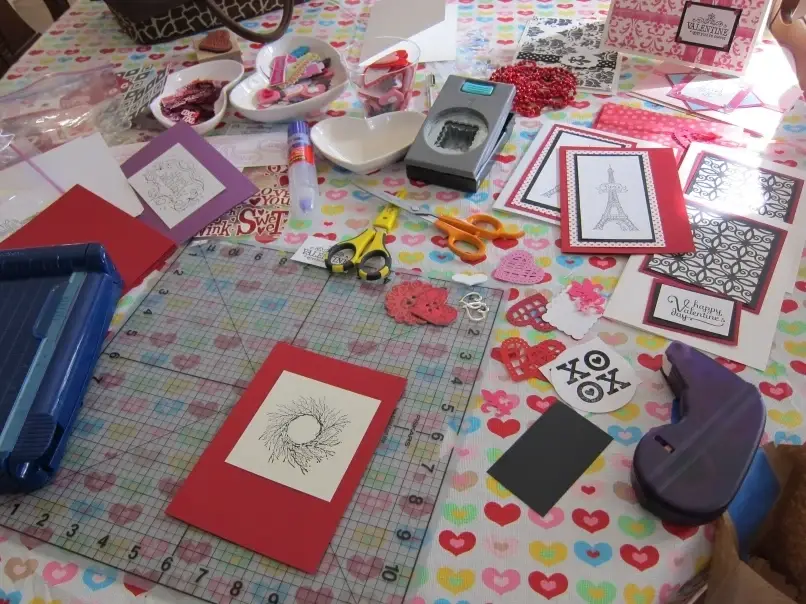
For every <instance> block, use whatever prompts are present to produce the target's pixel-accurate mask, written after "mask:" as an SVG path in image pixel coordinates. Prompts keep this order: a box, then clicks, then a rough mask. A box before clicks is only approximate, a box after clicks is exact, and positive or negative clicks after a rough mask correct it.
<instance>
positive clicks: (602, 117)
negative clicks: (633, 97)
mask: <svg viewBox="0 0 806 604" xmlns="http://www.w3.org/2000/svg"><path fill="white" fill-rule="evenodd" d="M593 125H594V127H595V128H596V129H597V130H604V131H605V132H612V133H613V134H621V135H624V136H630V137H632V138H639V139H641V140H647V141H652V142H653V143H659V144H661V145H663V146H664V147H670V148H671V149H673V150H674V153H675V157H676V158H677V160H678V162H679V161H680V160H681V159H682V157H683V155H684V154H685V152H686V150H687V149H688V146H689V145H690V144H691V143H692V142H707V143H711V144H714V145H722V146H724V147H746V146H747V145H748V143H750V142H751V140H752V137H751V136H750V135H749V134H746V133H745V132H744V131H743V130H742V129H741V128H736V127H733V126H728V125H726V124H721V123H719V122H713V121H707V120H697V119H694V118H689V117H681V116H676V115H667V114H662V113H657V112H656V111H647V110H646V109H635V108H633V107H627V106H625V105H617V104H615V103H605V104H604V105H603V106H602V109H601V110H600V111H599V114H598V115H597V116H596V121H595V122H594V124H593Z"/></svg>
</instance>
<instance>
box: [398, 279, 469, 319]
mask: <svg viewBox="0 0 806 604" xmlns="http://www.w3.org/2000/svg"><path fill="white" fill-rule="evenodd" d="M447 301H448V290H446V289H442V288H440V287H433V288H431V289H429V290H428V291H426V292H425V293H423V294H421V295H419V296H417V301H416V302H415V303H414V306H412V307H411V309H410V310H411V314H413V315H414V316H415V317H417V318H419V319H423V320H424V321H428V322H429V323H431V324H432V325H450V324H451V323H453V322H454V321H455V320H456V317H457V316H458V315H459V311H457V310H456V309H455V308H454V307H453V306H449V305H448V304H447Z"/></svg>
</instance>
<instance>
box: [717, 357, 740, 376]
mask: <svg viewBox="0 0 806 604" xmlns="http://www.w3.org/2000/svg"><path fill="white" fill-rule="evenodd" d="M716 362H717V363H719V364H720V365H722V366H723V367H724V368H725V369H728V370H729V371H732V372H733V373H739V372H740V371H744V368H745V366H744V365H742V364H741V363H737V362H736V361H731V360H730V359H725V358H723V357H716Z"/></svg>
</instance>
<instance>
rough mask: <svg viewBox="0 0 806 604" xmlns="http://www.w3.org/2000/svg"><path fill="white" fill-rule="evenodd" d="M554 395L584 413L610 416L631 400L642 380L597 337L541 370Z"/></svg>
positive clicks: (559, 357)
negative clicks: (546, 377)
mask: <svg viewBox="0 0 806 604" xmlns="http://www.w3.org/2000/svg"><path fill="white" fill-rule="evenodd" d="M540 369H541V371H542V372H543V374H544V375H546V376H548V378H549V381H550V382H551V384H552V386H554V389H555V390H556V391H557V395H558V396H559V397H560V398H561V399H562V400H563V401H565V402H566V403H568V404H569V405H571V406H572V407H574V408H575V409H579V410H580V411H584V412H586V413H610V412H611V411H615V410H616V409H620V408H621V407H623V406H624V405H626V404H627V403H629V402H630V400H632V397H633V396H635V391H636V388H637V387H638V384H640V383H641V379H640V378H639V377H638V375H637V374H636V373H635V370H633V368H632V367H631V366H630V364H629V363H628V362H627V360H626V359H625V358H624V357H623V356H621V355H620V354H619V353H617V352H616V351H615V350H613V349H612V348H611V347H610V346H608V345H607V344H605V343H604V342H602V341H601V340H600V339H599V338H595V339H593V340H590V341H589V342H585V343H584V344H580V345H579V346H574V347H573V348H569V349H568V350H566V351H565V352H563V353H562V354H561V355H560V356H558V357H557V358H556V359H554V360H553V361H551V362H550V363H547V364H546V365H544V366H543V367H541V368H540Z"/></svg>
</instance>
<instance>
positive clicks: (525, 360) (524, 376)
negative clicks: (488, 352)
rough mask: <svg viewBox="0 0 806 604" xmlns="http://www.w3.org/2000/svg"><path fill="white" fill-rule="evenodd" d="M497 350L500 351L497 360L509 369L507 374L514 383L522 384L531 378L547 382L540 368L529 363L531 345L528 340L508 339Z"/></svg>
mask: <svg viewBox="0 0 806 604" xmlns="http://www.w3.org/2000/svg"><path fill="white" fill-rule="evenodd" d="M495 350H496V349H494V351H495ZM497 350H498V351H499V352H498V354H499V358H498V359H497V360H499V361H500V362H501V363H503V364H504V367H506V368H507V373H509V377H510V378H511V379H512V381H513V382H522V381H523V380H528V379H531V378H538V379H540V380H543V381H545V377H544V376H543V374H542V373H541V372H540V367H539V366H538V365H534V364H532V363H530V362H529V357H528V352H529V343H528V342H527V341H526V340H523V339H521V338H507V339H506V340H504V341H503V342H502V343H501V346H500V347H499V348H498V349H497ZM493 358H495V357H493Z"/></svg>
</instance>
